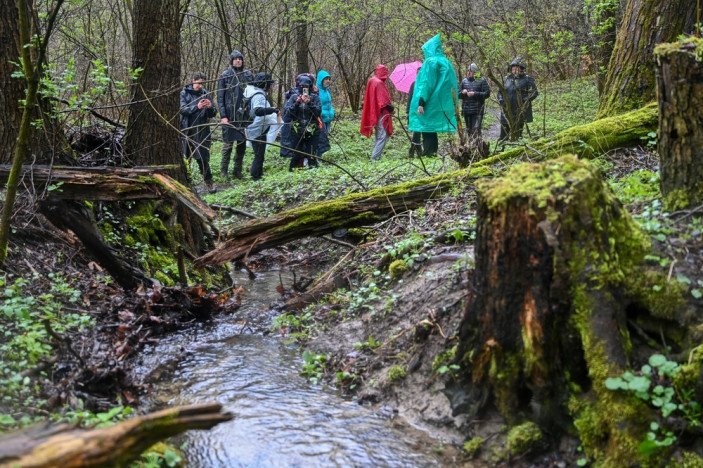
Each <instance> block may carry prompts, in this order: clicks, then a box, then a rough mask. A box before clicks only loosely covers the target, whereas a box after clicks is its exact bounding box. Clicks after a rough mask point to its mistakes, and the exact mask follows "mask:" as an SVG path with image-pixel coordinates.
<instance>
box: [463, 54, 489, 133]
mask: <svg viewBox="0 0 703 468" xmlns="http://www.w3.org/2000/svg"><path fill="white" fill-rule="evenodd" d="M478 73H479V69H478V65H476V64H475V63H472V64H471V65H469V69H468V70H467V71H466V78H464V79H463V80H462V82H461V85H460V86H459V97H460V98H461V113H462V114H463V115H464V122H465V123H466V132H467V133H468V135H469V138H481V125H482V123H483V114H484V111H485V103H486V99H487V98H488V96H490V95H491V88H490V87H489V86H488V83H487V82H486V80H485V79H484V78H482V77H480V76H478Z"/></svg>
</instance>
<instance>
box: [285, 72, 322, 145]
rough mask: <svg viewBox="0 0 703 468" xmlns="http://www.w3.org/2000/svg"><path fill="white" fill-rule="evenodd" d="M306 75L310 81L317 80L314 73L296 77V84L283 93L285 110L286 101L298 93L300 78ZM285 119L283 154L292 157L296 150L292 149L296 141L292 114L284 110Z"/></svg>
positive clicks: (313, 90) (313, 89)
mask: <svg viewBox="0 0 703 468" xmlns="http://www.w3.org/2000/svg"><path fill="white" fill-rule="evenodd" d="M304 76H307V77H308V78H310V81H312V82H313V83H314V82H315V77H314V76H313V74H312V73H301V74H299V75H298V76H296V77H295V85H294V86H293V87H292V88H291V89H289V90H288V91H286V92H285V94H284V95H283V104H284V110H285V103H286V102H288V100H289V99H290V97H291V96H292V95H293V94H295V93H297V90H298V88H299V87H300V79H301V78H302V77H304ZM310 92H311V93H315V92H316V91H315V86H313V87H312V89H311V90H310ZM281 119H282V121H283V126H282V127H281V150H280V153H281V156H283V157H284V158H292V157H293V155H294V154H295V151H292V149H293V147H294V143H293V141H292V140H291V136H290V135H291V125H292V122H291V121H290V116H289V115H287V114H286V113H285V112H283V117H282V118H281Z"/></svg>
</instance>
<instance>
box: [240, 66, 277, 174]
mask: <svg viewBox="0 0 703 468" xmlns="http://www.w3.org/2000/svg"><path fill="white" fill-rule="evenodd" d="M272 84H273V79H271V75H269V74H268V73H264V72H259V73H257V74H256V75H254V80H253V82H252V83H251V84H249V85H248V86H247V87H246V89H245V90H244V104H243V108H244V110H245V112H246V114H245V115H246V116H248V117H249V118H250V119H251V120H252V122H251V123H250V124H249V125H248V126H247V128H246V133H247V139H248V140H249V141H250V142H251V146H252V149H253V150H254V160H253V161H252V163H251V170H250V174H251V178H252V180H259V179H261V177H263V175H264V155H265V154H266V134H267V133H268V130H269V127H270V126H271V125H272V124H275V123H277V119H276V114H278V109H277V108H275V107H271V103H269V101H268V99H267V93H268V92H269V91H270V90H271V85H272Z"/></svg>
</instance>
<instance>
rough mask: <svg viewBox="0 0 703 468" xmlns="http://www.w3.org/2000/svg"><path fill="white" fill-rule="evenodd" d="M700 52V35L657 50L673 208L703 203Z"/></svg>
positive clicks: (665, 172) (666, 182)
mask: <svg viewBox="0 0 703 468" xmlns="http://www.w3.org/2000/svg"><path fill="white" fill-rule="evenodd" d="M702 50H703V44H702V43H701V42H700V39H691V40H689V41H683V42H679V43H674V44H661V45H659V46H658V47H657V48H656V50H655V54H656V57H657V65H658V67H657V98H658V101H659V133H658V137H659V138H658V145H657V150H658V153H659V157H660V166H661V191H662V194H663V195H664V197H665V200H666V202H667V203H666V204H667V206H668V208H670V209H673V210H675V209H679V208H684V207H686V206H689V205H697V204H700V203H703V113H701V109H703V63H701V60H700V54H701V51H702Z"/></svg>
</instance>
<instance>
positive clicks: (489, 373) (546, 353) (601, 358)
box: [454, 156, 649, 466]
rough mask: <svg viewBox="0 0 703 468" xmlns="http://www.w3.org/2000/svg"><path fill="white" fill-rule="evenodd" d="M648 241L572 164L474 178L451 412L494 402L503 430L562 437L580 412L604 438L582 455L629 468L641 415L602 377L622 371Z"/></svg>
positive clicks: (603, 189)
mask: <svg viewBox="0 0 703 468" xmlns="http://www.w3.org/2000/svg"><path fill="white" fill-rule="evenodd" d="M648 242H649V241H648V238H647V237H646V236H645V235H644V234H643V233H642V232H641V231H640V230H639V228H638V227H637V225H636V223H635V222H634V221H632V219H631V218H630V216H629V214H628V213H627V212H626V211H625V210H624V209H623V208H622V206H621V205H620V203H619V202H618V201H617V199H615V198H614V196H613V195H612V193H611V192H610V190H609V189H608V188H607V185H606V184H604V182H603V181H602V179H601V176H600V173H599V172H598V170H597V169H596V168H594V167H593V166H591V165H590V164H588V163H586V162H582V161H579V160H577V159H576V158H574V157H573V156H565V157H562V158H559V159H556V160H554V161H550V162H548V163H544V164H523V165H520V166H516V167H514V168H512V169H511V170H510V171H509V172H508V173H507V174H506V175H505V177H503V178H500V179H494V180H490V181H485V182H481V183H480V184H479V208H478V225H477V238H476V246H475V255H476V272H475V274H474V275H473V284H472V285H471V287H470V289H469V302H468V305H467V308H466V313H465V317H464V319H463V322H462V325H461V328H460V336H459V339H460V342H459V346H458V349H457V357H458V359H459V363H460V365H461V367H462V370H463V372H464V378H465V379H466V380H465V384H464V387H463V388H464V392H465V393H463V394H462V395H461V397H462V398H461V401H459V400H455V402H454V403H455V407H456V409H458V410H463V411H466V412H468V413H469V415H472V416H475V415H476V414H478V413H479V412H481V411H482V410H484V409H486V408H487V407H488V406H489V405H491V404H493V405H494V407H495V408H497V409H498V411H499V412H500V413H501V414H502V415H503V416H504V417H505V418H506V419H507V420H508V421H509V422H512V423H515V422H519V421H520V420H522V419H524V418H527V419H532V420H534V421H535V422H537V423H538V424H539V425H540V426H542V427H545V428H548V429H555V430H556V431H560V430H564V431H566V430H567V429H566V428H573V427H574V425H573V423H572V420H571V418H574V419H576V420H578V419H579V418H581V417H584V413H585V409H583V408H585V407H588V408H589V411H590V412H588V417H591V418H593V417H595V418H599V419H598V421H597V424H598V427H599V430H601V431H602V435H603V438H602V440H601V439H598V442H597V443H594V441H593V440H594V438H593V437H590V438H586V437H585V436H584V437H582V438H581V441H582V442H581V443H582V444H583V445H584V449H585V450H586V453H587V454H589V456H591V455H593V454H594V453H605V455H604V458H605V459H608V460H610V463H613V462H614V461H615V460H616V459H617V460H619V461H620V462H621V463H614V465H613V466H624V464H628V463H624V461H631V462H632V463H636V460H638V459H639V457H640V454H639V452H638V450H637V447H638V445H639V441H640V440H641V439H642V438H643V437H644V432H645V431H646V426H645V425H642V426H640V418H641V417H643V416H644V417H646V414H647V410H646V408H645V405H643V404H638V403H637V402H636V401H635V402H633V400H632V399H630V398H627V397H626V396H624V395H618V394H616V393H612V392H610V391H608V390H607V389H605V387H604V381H605V379H606V378H607V377H610V376H614V375H616V374H617V375H619V374H620V373H622V371H623V370H624V368H625V367H626V366H627V364H628V358H629V356H628V350H629V349H631V341H630V337H629V332H628V327H627V318H626V308H627V306H628V305H629V304H632V303H635V302H638V301H641V298H640V296H639V292H638V291H639V289H638V288H637V287H636V284H635V283H636V281H638V278H641V277H642V275H641V270H640V268H641V262H642V260H643V257H644V255H645V253H646V251H647V249H648V247H649V244H648ZM638 303H639V302H638ZM575 389H581V390H580V391H579V390H575ZM573 399H578V401H581V402H583V404H582V406H578V407H577V406H576V405H572V400H573ZM573 401H576V400H573ZM606 402H607V403H606ZM567 403H568V405H567ZM606 404H608V405H610V406H607V407H606V406H605V405H606ZM601 405H602V406H601ZM576 427H577V428H578V427H579V425H578V424H576ZM569 430H570V429H569ZM589 444H590V445H589ZM600 444H603V445H600ZM611 450H612V451H611ZM599 451H604V452H599ZM628 457H629V458H628ZM597 461H599V462H602V461H603V459H601V460H597ZM623 463H624V464H623ZM604 465H606V466H610V465H609V463H604Z"/></svg>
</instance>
